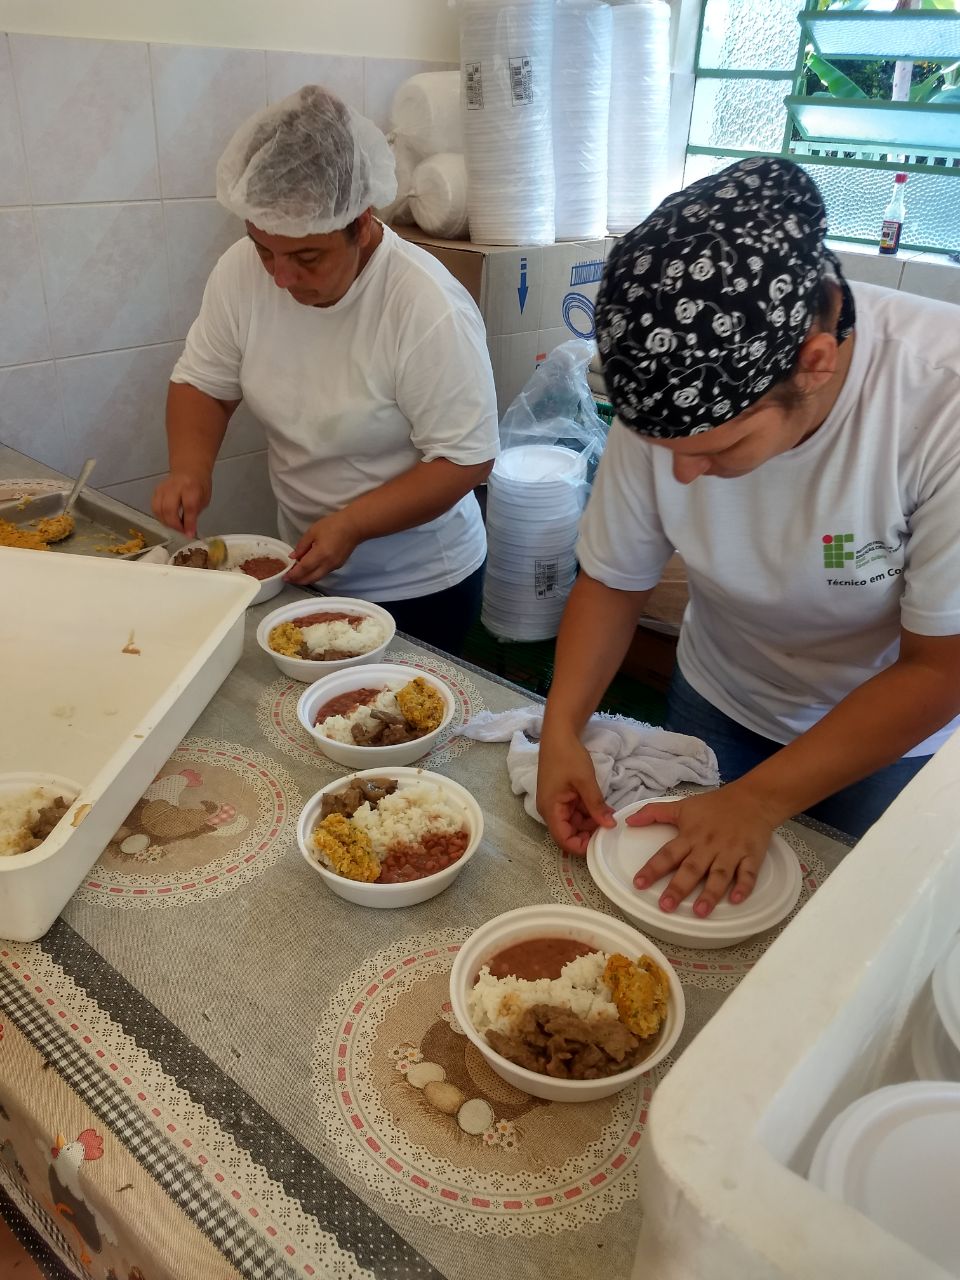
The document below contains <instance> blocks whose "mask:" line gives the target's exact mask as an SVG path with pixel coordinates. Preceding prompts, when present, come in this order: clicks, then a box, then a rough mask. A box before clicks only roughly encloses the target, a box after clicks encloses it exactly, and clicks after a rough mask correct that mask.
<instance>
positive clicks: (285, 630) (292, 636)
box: [267, 622, 303, 658]
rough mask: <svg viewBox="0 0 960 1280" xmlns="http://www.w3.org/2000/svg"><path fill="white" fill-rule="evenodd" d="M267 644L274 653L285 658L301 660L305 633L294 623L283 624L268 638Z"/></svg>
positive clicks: (275, 628)
mask: <svg viewBox="0 0 960 1280" xmlns="http://www.w3.org/2000/svg"><path fill="white" fill-rule="evenodd" d="M267 644H269V646H270V648H271V649H272V650H273V651H274V653H282V654H283V656H284V657H285V658H299V657H300V656H301V655H300V646H301V645H302V644H303V632H302V631H301V630H300V628H299V627H298V626H297V625H296V623H294V622H281V623H280V624H279V625H278V626H276V627H274V628H273V630H272V631H271V632H270V634H269V635H268V636H267Z"/></svg>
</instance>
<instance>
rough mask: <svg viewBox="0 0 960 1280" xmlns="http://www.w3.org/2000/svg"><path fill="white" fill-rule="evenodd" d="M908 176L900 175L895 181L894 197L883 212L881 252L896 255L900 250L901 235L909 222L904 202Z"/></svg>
mask: <svg viewBox="0 0 960 1280" xmlns="http://www.w3.org/2000/svg"><path fill="white" fill-rule="evenodd" d="M906 185H907V175H906V174H905V173H898V174H897V175H896V176H895V177H894V179H893V196H892V198H891V200H890V203H889V204H888V205H887V207H886V209H884V211H883V228H882V229H881V231H880V252H881V253H896V252H897V250H898V249H899V248H900V233H901V231H903V224H904V222H906V220H907V210H906V206H905V205H904V202H903V197H904V188H905V187H906Z"/></svg>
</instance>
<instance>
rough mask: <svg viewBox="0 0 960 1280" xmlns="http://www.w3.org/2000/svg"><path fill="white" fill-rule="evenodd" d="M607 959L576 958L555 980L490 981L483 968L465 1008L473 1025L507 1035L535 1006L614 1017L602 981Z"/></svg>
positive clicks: (597, 956) (598, 956) (583, 1015)
mask: <svg viewBox="0 0 960 1280" xmlns="http://www.w3.org/2000/svg"><path fill="white" fill-rule="evenodd" d="M606 963H607V956H606V955H605V954H604V953H603V952H602V951H592V952H591V953H590V954H589V955H586V956H578V957H577V958H576V959H575V960H571V961H570V962H569V963H568V964H565V965H564V966H563V968H562V969H561V970H560V977H559V978H537V979H535V980H534V981H528V980H527V979H526V978H513V977H510V978H494V977H493V975H492V974H491V973H490V970H489V968H488V967H487V965H484V966H483V968H482V969H481V970H480V973H479V974H478V975H477V982H476V986H474V987H473V989H472V990H471V991H469V992H468V993H467V1008H468V1010H469V1011H470V1019H471V1021H472V1022H473V1025H474V1026H475V1027H476V1029H477V1030H478V1031H479V1032H480V1034H481V1035H485V1034H486V1032H487V1031H490V1030H493V1031H502V1032H507V1033H509V1032H510V1031H511V1030H512V1029H513V1023H514V1020H515V1019H516V1018H517V1017H518V1016H519V1015H520V1014H521V1013H523V1011H524V1010H525V1009H529V1008H530V1007H531V1006H532V1005H535V1004H551V1005H559V1006H560V1007H561V1008H563V1009H569V1010H570V1012H571V1013H573V1014H576V1015H577V1017H580V1018H583V1019H585V1020H587V1021H590V1020H591V1019H594V1018H618V1017H619V1016H620V1015H619V1014H618V1012H617V1006H616V1005H615V1004H614V1003H613V1001H612V1000H611V999H610V996H611V994H612V993H611V991H610V988H609V987H608V986H607V984H606V983H605V982H604V981H603V970H604V966H605V965H606Z"/></svg>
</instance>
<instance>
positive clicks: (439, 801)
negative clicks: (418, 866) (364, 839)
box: [352, 782, 470, 858]
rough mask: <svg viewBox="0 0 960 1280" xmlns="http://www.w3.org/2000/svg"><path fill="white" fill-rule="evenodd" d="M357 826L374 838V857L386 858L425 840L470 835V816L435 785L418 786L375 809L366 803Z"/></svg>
mask: <svg viewBox="0 0 960 1280" xmlns="http://www.w3.org/2000/svg"><path fill="white" fill-rule="evenodd" d="M352 821H353V822H355V823H356V825H357V826H358V827H359V828H360V829H361V831H365V832H366V833H367V835H368V836H369V837H370V842H371V844H372V845H373V850H374V853H376V854H377V856H378V857H380V858H383V857H385V856H386V854H387V853H389V851H390V849H391V847H392V846H393V845H396V844H409V845H416V844H419V843H420V841H421V840H422V839H423V837H424V836H427V835H433V834H442V835H453V834H454V833H455V832H457V831H468V830H469V829H470V828H469V822H468V819H467V814H466V811H465V810H464V809H462V808H461V807H460V806H459V805H458V804H456V803H455V802H454V801H452V800H451V799H450V796H449V794H448V793H447V792H445V791H444V789H443V788H442V787H440V786H438V785H437V784H436V783H435V782H414V783H413V784H412V785H411V786H409V787H401V788H400V789H399V790H398V791H394V793H393V795H389V796H384V798H383V799H382V800H381V801H380V803H379V804H378V805H377V807H376V809H372V808H371V807H370V805H369V803H364V804H362V805H361V806H360V808H359V809H358V810H357V811H356V813H355V814H354V815H353V819H352Z"/></svg>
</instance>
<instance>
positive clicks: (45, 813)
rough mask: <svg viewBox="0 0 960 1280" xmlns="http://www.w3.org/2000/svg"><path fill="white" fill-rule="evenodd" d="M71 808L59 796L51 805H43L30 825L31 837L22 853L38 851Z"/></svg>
mask: <svg viewBox="0 0 960 1280" xmlns="http://www.w3.org/2000/svg"><path fill="white" fill-rule="evenodd" d="M69 808H70V805H69V804H68V803H67V801H66V800H64V798H63V796H57V797H56V798H55V799H53V800H51V801H50V803H49V804H45V805H43V806H42V807H41V809H40V812H39V813H38V814H37V817H36V821H35V822H32V823H31V824H30V835H29V836H28V838H27V841H26V843H25V844H24V846H23V848H22V849H21V850H20V852H21V853H28V852H29V851H30V850H31V849H36V848H37V847H38V846H39V845H41V844H43V842H44V840H46V838H47V836H48V835H49V834H50V832H51V831H52V830H53V829H54V827H55V826H56V825H57V823H58V822H59V821H60V819H61V818H62V817H63V815H64V814H65V813H66V812H67V810H68V809H69Z"/></svg>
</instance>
